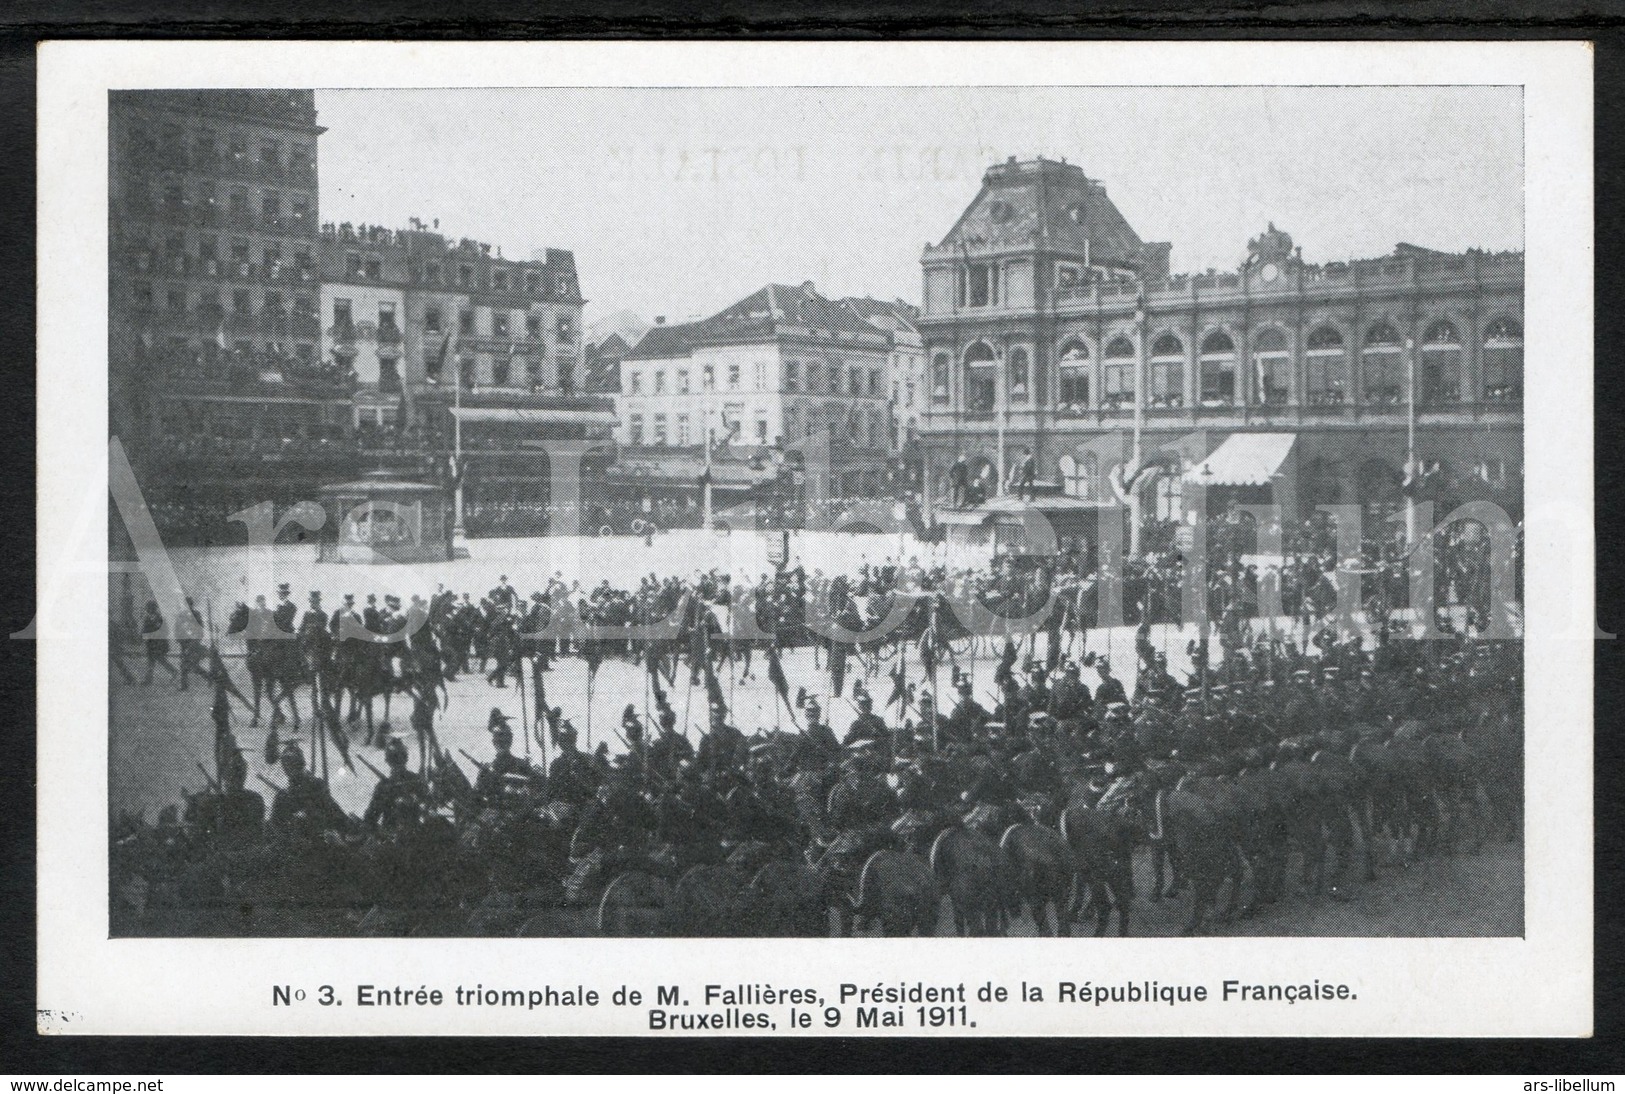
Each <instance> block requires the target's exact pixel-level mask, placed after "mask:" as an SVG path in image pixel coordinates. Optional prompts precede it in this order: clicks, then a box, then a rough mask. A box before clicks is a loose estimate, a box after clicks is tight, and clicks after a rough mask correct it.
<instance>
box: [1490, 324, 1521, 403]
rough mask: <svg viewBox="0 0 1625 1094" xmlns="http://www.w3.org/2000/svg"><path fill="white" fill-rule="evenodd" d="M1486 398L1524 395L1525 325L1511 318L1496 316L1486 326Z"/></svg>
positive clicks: (1507, 399) (1504, 399)
mask: <svg viewBox="0 0 1625 1094" xmlns="http://www.w3.org/2000/svg"><path fill="white" fill-rule="evenodd" d="M1484 398H1486V399H1488V400H1490V401H1492V402H1513V401H1515V400H1518V399H1522V398H1523V328H1522V327H1520V326H1519V325H1518V324H1517V323H1515V322H1514V321H1513V320H1511V319H1506V318H1500V319H1493V320H1491V321H1490V325H1489V326H1488V327H1485V328H1484Z"/></svg>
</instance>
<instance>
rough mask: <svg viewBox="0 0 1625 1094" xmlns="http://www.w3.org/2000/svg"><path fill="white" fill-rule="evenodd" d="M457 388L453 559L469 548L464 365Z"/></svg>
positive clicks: (453, 434) (454, 392)
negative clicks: (465, 520)
mask: <svg viewBox="0 0 1625 1094" xmlns="http://www.w3.org/2000/svg"><path fill="white" fill-rule="evenodd" d="M456 371H457V376H456V381H457V386H456V387H455V388H453V389H452V394H451V399H452V411H451V476H452V477H451V481H452V502H451V506H452V525H451V550H452V555H453V557H455V556H456V554H457V552H458V551H461V550H464V549H466V548H467V546H468V530H467V529H466V528H465V527H464V526H463V364H462V361H461V360H459V361H458V362H457V366H456Z"/></svg>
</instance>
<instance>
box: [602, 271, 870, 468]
mask: <svg viewBox="0 0 1625 1094" xmlns="http://www.w3.org/2000/svg"><path fill="white" fill-rule="evenodd" d="M891 352H892V336H891V335H890V333H888V332H887V331H886V330H885V329H884V328H882V327H878V326H876V325H874V324H872V323H869V322H867V321H866V320H865V319H863V318H862V317H861V316H860V315H859V314H858V313H857V312H856V311H854V310H853V309H852V308H850V307H848V306H846V305H845V304H844V303H842V302H840V301H837V300H831V299H828V298H826V297H823V296H820V295H819V294H818V292H817V290H816V288H815V287H814V286H813V285H812V283H811V282H808V283H806V284H803V285H799V286H794V285H768V286H765V287H764V288H762V289H759V290H758V291H756V292H754V293H752V294H751V295H750V296H747V297H745V298H744V299H743V300H740V301H738V302H737V303H734V304H732V305H730V306H729V307H727V308H724V309H723V310H722V311H720V312H718V313H716V314H715V315H713V316H710V317H709V318H706V319H701V320H698V321H695V322H692V323H678V324H667V323H660V322H657V324H656V326H654V327H653V328H652V329H650V330H649V332H648V333H647V334H645V335H644V336H643V338H642V339H641V340H640V341H639V342H638V344H637V346H635V347H634V348H633V349H632V350H631V351H630V352H629V353H627V354H626V355H625V356H624V357H623V358H622V360H621V388H620V395H619V397H618V399H617V412H618V415H619V423H618V426H617V440H619V442H620V443H621V445H622V446H623V447H624V448H626V449H629V450H631V451H630V452H629V453H628V454H629V455H637V454H638V452H637V450H639V449H648V448H654V449H683V448H693V449H699V447H700V446H701V445H703V444H704V443H705V442H706V440H707V438H710V439H711V440H712V441H713V442H721V441H723V440H725V439H729V438H731V444H732V446H745V447H747V448H748V447H754V448H758V449H767V448H770V447H780V448H789V447H792V446H798V445H804V442H806V441H808V440H823V439H826V438H827V439H828V441H829V453H830V456H829V458H830V461H831V470H830V474H831V484H830V486H831V489H832V490H833V491H835V492H837V493H838V494H839V493H844V494H846V495H848V496H850V495H854V494H858V493H860V492H864V493H868V494H874V493H875V492H877V491H878V490H879V489H880V484H881V483H882V481H883V480H884V477H885V471H886V454H887V451H888V449H889V447H890V443H891V442H890V418H889V402H890V376H889V372H890V360H891Z"/></svg>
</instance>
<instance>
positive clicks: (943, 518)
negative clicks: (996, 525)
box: [936, 509, 993, 528]
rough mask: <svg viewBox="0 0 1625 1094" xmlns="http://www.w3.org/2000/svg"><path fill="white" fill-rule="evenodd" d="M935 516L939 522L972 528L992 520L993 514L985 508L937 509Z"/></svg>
mask: <svg viewBox="0 0 1625 1094" xmlns="http://www.w3.org/2000/svg"><path fill="white" fill-rule="evenodd" d="M936 518H937V523H939V524H954V525H965V526H966V527H972V528H973V527H975V526H976V525H978V524H986V523H987V522H988V521H990V520H992V519H993V514H992V513H990V512H988V511H987V510H986V509H938V510H937V511H936Z"/></svg>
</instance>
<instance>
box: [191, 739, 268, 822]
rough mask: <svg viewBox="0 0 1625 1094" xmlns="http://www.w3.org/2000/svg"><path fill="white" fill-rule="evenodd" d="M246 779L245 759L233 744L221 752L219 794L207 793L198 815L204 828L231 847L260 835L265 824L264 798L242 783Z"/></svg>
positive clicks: (246, 767) (246, 764)
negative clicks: (202, 807)
mask: <svg viewBox="0 0 1625 1094" xmlns="http://www.w3.org/2000/svg"><path fill="white" fill-rule="evenodd" d="M247 781H248V762H247V761H246V760H244V759H243V754H242V752H241V751H240V750H239V749H237V748H235V747H233V748H228V749H223V750H222V751H221V754H220V793H219V794H217V795H210V797H209V799H208V807H207V808H206V809H205V811H204V813H203V815H202V817H201V818H200V819H201V821H202V824H203V827H204V829H205V830H206V831H208V832H209V833H211V834H212V835H213V836H214V837H215V839H216V840H217V841H219V842H220V843H222V844H228V845H230V846H234V847H240V846H243V845H245V844H249V843H253V842H255V841H256V840H258V839H259V838H260V834H261V831H262V829H263V826H264V824H265V799H264V798H262V797H260V795H259V794H257V793H255V792H254V791H252V790H249V789H247V788H246V787H245V786H244V785H243V784H244V783H245V782H247Z"/></svg>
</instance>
